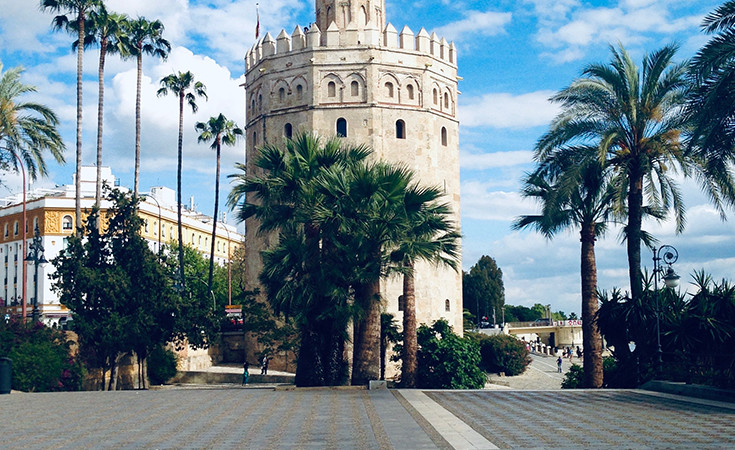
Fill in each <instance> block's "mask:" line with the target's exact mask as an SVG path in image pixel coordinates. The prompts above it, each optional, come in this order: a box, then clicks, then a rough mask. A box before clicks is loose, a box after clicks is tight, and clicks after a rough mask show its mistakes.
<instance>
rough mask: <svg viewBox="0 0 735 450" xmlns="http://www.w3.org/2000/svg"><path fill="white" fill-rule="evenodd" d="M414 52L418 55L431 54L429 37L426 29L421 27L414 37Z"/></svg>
mask: <svg viewBox="0 0 735 450" xmlns="http://www.w3.org/2000/svg"><path fill="white" fill-rule="evenodd" d="M416 51H417V52H420V53H430V52H431V37H429V33H428V32H427V31H426V28H424V27H421V30H420V31H419V34H417V35H416Z"/></svg>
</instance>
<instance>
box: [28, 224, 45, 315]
mask: <svg viewBox="0 0 735 450" xmlns="http://www.w3.org/2000/svg"><path fill="white" fill-rule="evenodd" d="M28 248H29V252H28V256H27V257H26V259H25V260H26V261H28V262H32V263H33V265H34V266H35V269H36V270H35V273H34V275H33V312H32V313H31V317H32V320H33V322H38V320H39V318H40V313H39V310H38V266H40V265H43V264H46V263H47V262H48V261H46V258H45V257H44V255H43V239H42V238H41V231H40V230H39V229H38V225H36V229H35V230H34V233H33V240H32V241H31V244H30V245H29V246H28Z"/></svg>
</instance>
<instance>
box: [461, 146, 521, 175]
mask: <svg viewBox="0 0 735 450" xmlns="http://www.w3.org/2000/svg"><path fill="white" fill-rule="evenodd" d="M532 161H533V152H532V151H528V150H518V151H508V152H495V153H467V152H464V151H460V154H459V164H460V167H461V168H462V169H464V170H486V169H492V168H498V167H513V166H519V165H527V164H530V163H531V162H532Z"/></svg>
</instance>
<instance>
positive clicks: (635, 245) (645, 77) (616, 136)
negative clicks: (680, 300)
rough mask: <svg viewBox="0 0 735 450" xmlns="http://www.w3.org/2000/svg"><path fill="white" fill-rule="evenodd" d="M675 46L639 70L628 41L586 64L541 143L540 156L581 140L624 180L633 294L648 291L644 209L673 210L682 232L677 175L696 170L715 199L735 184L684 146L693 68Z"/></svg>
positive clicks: (622, 207) (561, 96)
mask: <svg viewBox="0 0 735 450" xmlns="http://www.w3.org/2000/svg"><path fill="white" fill-rule="evenodd" d="M676 50H677V47H676V46H674V45H668V46H665V47H663V48H661V49H660V50H657V51H655V52H653V53H651V54H649V55H646V56H645V57H644V58H643V65H642V68H641V69H639V68H638V67H636V65H635V63H633V61H632V60H631V58H630V56H629V55H628V53H627V52H626V51H625V49H624V48H623V47H622V46H621V47H619V48H613V47H611V49H610V51H611V53H612V60H611V61H610V62H609V63H608V64H591V65H589V66H587V67H586V68H585V69H584V70H583V72H582V77H581V78H578V79H577V80H575V81H574V82H573V83H572V84H571V85H570V86H569V87H567V88H566V89H563V90H562V91H561V92H559V93H558V94H556V95H554V96H553V97H552V101H554V102H555V103H559V104H560V105H561V109H562V112H561V113H560V114H559V115H558V116H557V117H556V118H555V119H554V121H553V122H552V124H551V127H550V130H549V131H548V132H547V133H546V134H544V136H542V137H541V139H540V140H539V142H538V143H537V145H536V158H537V160H538V161H543V160H545V159H546V158H548V157H550V156H552V155H553V154H555V153H557V152H563V151H566V150H567V149H569V148H572V147H575V146H578V145H584V146H586V147H588V148H590V149H594V150H591V151H592V152H594V153H596V156H597V158H598V159H599V160H600V161H603V162H604V163H605V166H606V168H609V169H610V170H611V171H612V172H613V176H614V177H616V178H619V179H620V180H621V182H620V183H619V184H618V185H617V187H618V189H619V192H618V201H617V204H618V205H617V209H618V211H621V212H622V211H625V212H626V213H627V218H628V223H627V225H626V227H625V235H626V245H627V253H628V275H629V279H630V290H631V294H632V296H633V297H634V298H637V297H640V296H641V294H642V286H641V242H642V239H643V238H644V234H643V232H642V229H641V225H642V219H643V216H644V214H645V213H646V211H647V210H649V211H653V210H659V211H670V210H673V212H674V214H675V217H676V223H677V227H676V229H677V231H679V232H681V231H682V230H683V228H684V223H685V220H684V211H685V208H684V203H683V202H682V197H681V192H680V190H679V187H678V184H677V183H676V181H675V180H674V178H673V177H672V174H676V173H677V172H679V171H680V172H681V173H683V174H684V175H685V176H689V175H692V174H696V176H697V179H698V180H700V181H702V185H703V187H704V188H705V189H706V190H707V191H708V193H709V194H710V196H711V197H712V198H713V199H714V200H715V202H716V203H717V200H718V199H719V198H721V195H720V194H719V192H721V191H722V189H723V187H722V186H723V185H728V184H730V183H731V180H730V179H729V178H730V177H729V174H728V173H726V172H722V171H721V170H720V171H719V172H718V171H717V170H716V169H717V168H716V167H715V168H713V167H710V166H708V165H707V163H706V162H705V161H703V160H702V159H701V158H699V157H698V156H697V155H695V154H692V153H691V152H687V151H686V149H685V148H684V145H682V142H681V140H680V136H681V135H682V133H683V132H684V131H685V130H686V118H685V117H684V115H683V114H681V109H682V106H683V102H684V94H685V92H686V89H687V80H686V77H685V75H686V70H687V66H686V64H673V63H672V59H673V57H674V55H675V54H676ZM712 169H715V170H714V171H713V170H712ZM725 189H729V188H725ZM644 196H645V202H644Z"/></svg>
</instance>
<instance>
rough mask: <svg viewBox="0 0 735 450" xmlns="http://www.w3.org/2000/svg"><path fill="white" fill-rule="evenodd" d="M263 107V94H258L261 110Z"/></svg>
mask: <svg viewBox="0 0 735 450" xmlns="http://www.w3.org/2000/svg"><path fill="white" fill-rule="evenodd" d="M262 108H263V95H262V94H258V109H259V110H260V109H262Z"/></svg>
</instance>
